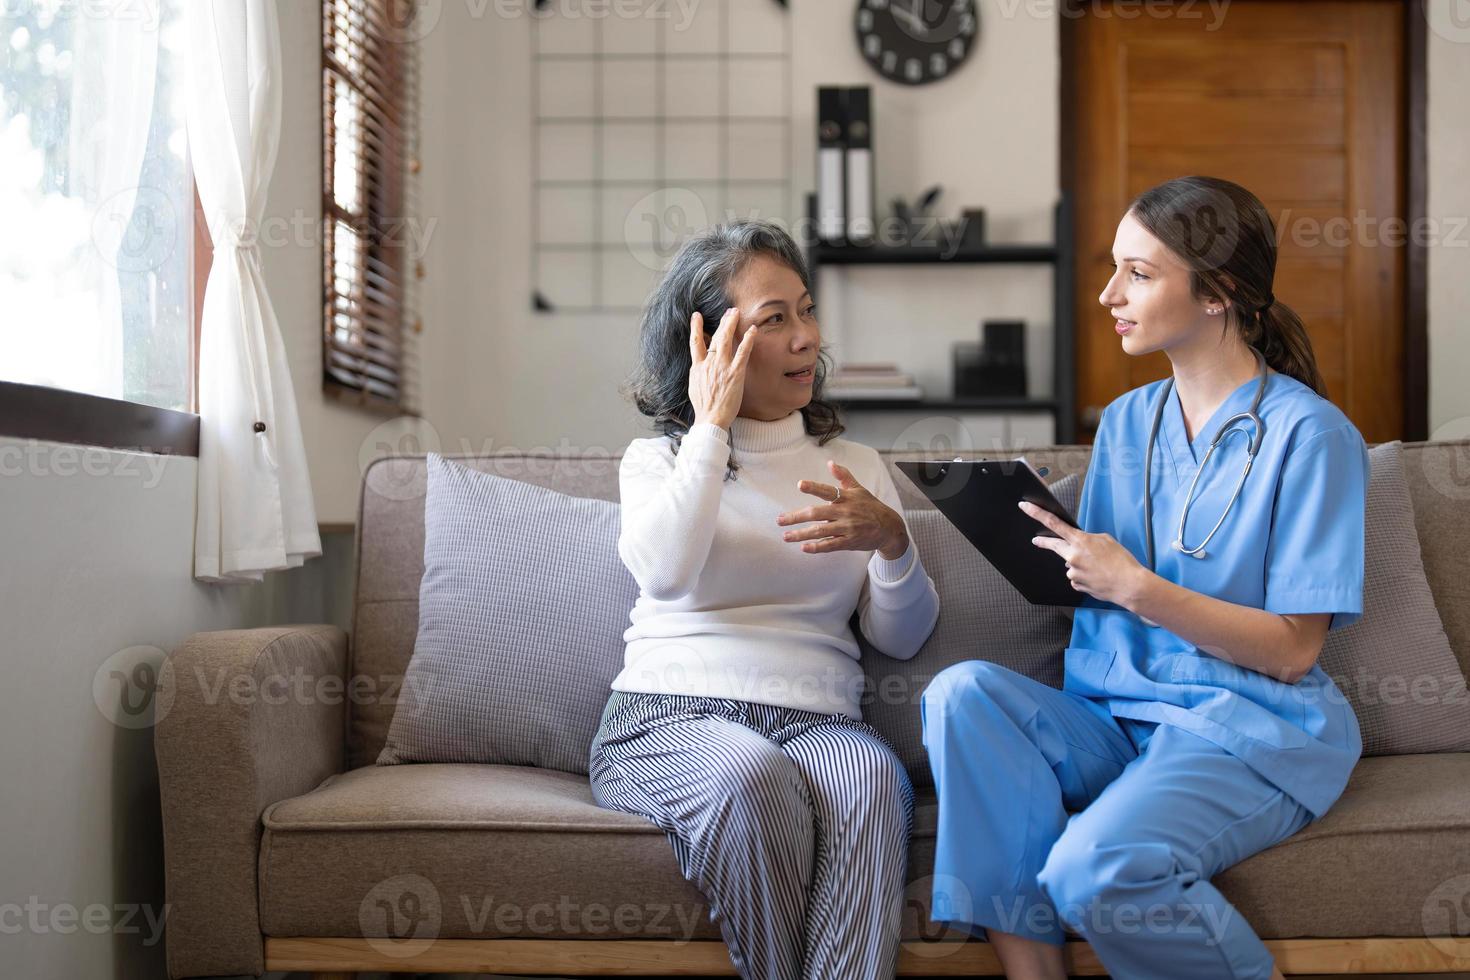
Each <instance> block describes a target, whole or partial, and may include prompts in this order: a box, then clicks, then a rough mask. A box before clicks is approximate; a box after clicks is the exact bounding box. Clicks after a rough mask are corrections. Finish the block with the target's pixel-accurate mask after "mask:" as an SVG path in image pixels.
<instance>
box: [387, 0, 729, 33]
mask: <svg viewBox="0 0 1470 980" xmlns="http://www.w3.org/2000/svg"><path fill="white" fill-rule="evenodd" d="M460 2H462V3H463V6H464V12H465V15H466V16H467V17H468V18H469V19H470V20H483V19H485V18H486V17H492V16H493V17H496V18H498V19H501V20H514V19H517V18H522V17H525V18H533V19H536V20H544V19H547V18H557V19H560V20H568V21H576V20H584V19H585V20H594V21H595V20H606V19H609V18H613V19H617V20H653V21H666V22H668V29H669V30H671V31H675V32H682V31H686V30H688V29H689V25H690V24H691V23H693V21H694V16H695V13H696V11H697V9H698V7H699V3H700V0H460ZM444 5H445V0H406V2H403V3H397V4H390V5H389V6H390V7H391V8H392V13H391V15H390V18H391V19H389V20H388V21H387V22H386V23H385V24H383V25H381V28H380V29H381V30H382V32H383V37H384V39H385V40H387V41H389V42H392V43H394V44H412V43H414V42H416V41H422V40H423V39H424V38H426V37H428V36H429V35H430V34H431V33H433V31H434V30H435V28H437V27H438V26H439V23H440V21H441V20H442V19H443V16H444Z"/></svg>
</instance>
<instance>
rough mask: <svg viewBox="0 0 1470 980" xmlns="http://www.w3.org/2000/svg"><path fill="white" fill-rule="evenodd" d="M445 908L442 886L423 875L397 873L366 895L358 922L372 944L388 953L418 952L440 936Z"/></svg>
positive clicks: (405, 954) (398, 956)
mask: <svg viewBox="0 0 1470 980" xmlns="http://www.w3.org/2000/svg"><path fill="white" fill-rule="evenodd" d="M443 921H444V909H443V905H442V903H441V902H440V899H439V889H437V888H435V887H434V883H433V882H432V881H430V880H429V879H427V878H425V877H424V876H423V875H416V874H402V875H394V876H393V877H392V878H387V879H385V880H383V881H380V882H378V883H377V884H376V885H374V886H373V887H372V889H371V890H369V891H368V893H367V894H366V895H364V896H363V899H362V902H361V904H360V905H359V906H358V909H357V923H358V925H359V926H360V927H361V928H362V934H363V937H364V938H365V939H367V941H368V945H369V946H371V947H372V948H373V949H375V950H376V951H378V952H379V953H382V954H383V955H385V956H392V957H394V958H395V959H407V958H408V957H411V956H417V955H419V954H420V953H422V952H424V950H426V949H428V948H429V947H430V946H432V945H434V940H435V939H438V938H439V929H440V926H441V925H442V924H443Z"/></svg>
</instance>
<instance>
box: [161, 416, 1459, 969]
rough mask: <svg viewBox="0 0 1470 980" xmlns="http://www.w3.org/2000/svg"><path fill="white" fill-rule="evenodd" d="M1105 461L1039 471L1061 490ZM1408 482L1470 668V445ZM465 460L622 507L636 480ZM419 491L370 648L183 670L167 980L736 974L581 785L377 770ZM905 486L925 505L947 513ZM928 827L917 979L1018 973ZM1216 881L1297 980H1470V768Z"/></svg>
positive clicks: (370, 558)
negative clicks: (952, 892) (937, 869)
mask: <svg viewBox="0 0 1470 980" xmlns="http://www.w3.org/2000/svg"><path fill="white" fill-rule="evenodd" d="M1088 453H1089V450H1088V449H1087V448H1086V447H1060V448H1054V449H1049V450H1028V452H1027V456H1028V458H1029V459H1031V460H1033V461H1034V462H1036V463H1037V464H1038V465H1046V466H1050V467H1051V468H1052V471H1053V474H1052V475H1053V477H1060V476H1062V475H1064V474H1066V473H1071V472H1082V471H1085V469H1086V465H1087V460H1088ZM890 455H891V454H890ZM1404 460H1405V471H1406V476H1407V479H1408V483H1409V486H1410V490H1411V493H1412V496H1413V502H1414V506H1415V508H1416V518H1417V522H1418V530H1419V537H1420V543H1421V545H1422V548H1423V555H1424V562H1425V566H1426V569H1427V571H1428V576H1429V581H1430V584H1431V586H1432V588H1433V591H1434V595H1435V600H1436V604H1437V606H1438V608H1439V612H1440V615H1441V617H1442V618H1443V621H1444V625H1445V629H1446V631H1447V632H1448V634H1449V637H1450V641H1451V644H1452V645H1453V647H1454V650H1455V652H1456V655H1457V656H1458V657H1459V659H1460V662H1461V665H1462V667H1470V443H1467V442H1455V443H1450V442H1443V443H1410V444H1407V445H1406V446H1405V453H1404ZM467 462H469V463H470V464H471V465H473V466H475V467H476V468H478V469H482V470H486V471H489V472H495V473H498V474H500V475H504V476H509V477H513V478H516V479H522V480H526V481H528V482H531V483H535V484H539V485H542V486H548V487H554V488H557V489H559V490H562V491H564V492H567V493H571V494H574V495H578V496H586V497H599V498H604V499H609V500H615V499H616V497H617V468H618V459H617V458H616V457H612V458H609V457H607V456H595V455H587V456H573V457H560V458H558V459H554V460H553V459H550V458H547V457H522V456H497V457H486V458H480V459H472V460H467ZM895 472H896V471H895ZM424 481H425V476H424V461H423V459H422V457H413V458H409V457H404V458H396V459H389V460H381V461H378V462H377V463H375V464H374V465H373V466H372V467H371V468H370V469H369V471H368V473H367V475H366V477H365V480H364V486H363V493H362V502H361V512H360V519H359V522H358V573H357V592H356V597H355V612H354V621H353V635H352V637H351V642H350V643H349V638H348V637H347V636H346V635H344V634H343V633H342V632H341V631H340V630H339V629H337V628H335V627H331V626H323V625H307V626H293V627H278V628H270V629H258V630H243V631H233V632H220V633H201V634H197V635H195V636H193V637H191V638H190V639H189V640H187V641H186V642H185V643H184V644H183V645H181V646H180V647H179V648H178V649H177V650H175V651H174V652H173V654H172V655H171V657H170V658H169V660H168V662H167V664H166V666H165V671H164V674H163V695H162V697H161V698H160V700H159V721H158V725H157V757H158V767H159V778H160V787H161V793H162V804H163V826H164V837H165V856H166V877H167V900H168V902H169V905H170V915H169V919H168V925H167V938H166V941H167V952H168V967H169V975H170V976H171V977H193V976H209V975H222V974H242V973H243V974H260V973H261V972H263V971H264V970H304V971H311V972H315V973H317V974H318V975H320V976H350V975H351V974H352V973H353V972H355V971H359V970H361V971H378V970H390V971H398V972H417V973H453V972H487V973H511V974H536V973H546V974H559V975H598V974H621V975H629V974H644V975H733V973H734V971H733V969H732V967H731V965H730V961H729V958H728V955H727V954H726V951H725V947H724V945H723V943H721V942H720V940H719V932H718V929H717V927H716V926H715V925H714V924H712V923H710V922H709V921H708V918H707V908H706V906H705V903H704V901H703V899H702V897H701V895H700V894H699V892H698V891H697V890H696V889H694V888H693V887H692V886H691V885H689V884H688V883H687V882H685V881H684V880H683V878H682V877H681V876H680V874H679V870H678V866H677V864H676V863H675V860H674V856H673V853H672V851H671V850H670V847H669V844H668V842H667V841H666V840H665V838H664V836H663V834H662V833H661V832H660V831H658V830H657V829H656V828H655V827H654V826H653V825H652V824H650V823H649V822H648V821H646V820H644V819H642V818H640V817H636V816H632V815H629V814H623V813H615V812H609V811H606V810H602V809H600V808H598V807H597V806H596V805H594V803H593V801H592V796H591V793H590V791H589V789H588V785H587V779H586V777H584V776H575V775H569V774H567V773H562V772H553V771H548V770H538V769H531V768H521V767H511V766H477V765H404V766H387V767H375V766H374V765H373V762H374V759H375V758H376V756H377V754H378V751H379V749H380V748H381V746H382V744H383V741H384V738H385V736H386V733H387V730H388V725H389V721H390V720H391V718H392V713H393V708H394V703H395V699H396V695H397V684H398V682H399V680H400V678H401V676H402V674H403V671H404V668H405V666H406V664H407V662H408V660H409V656H410V654H411V652H412V648H413V643H414V636H415V630H416V620H417V607H418V589H419V579H420V576H421V574H422V571H423V539H424V526H423V495H424ZM896 482H897V483H898V485H899V486H900V487H901V488H903V489H904V492H905V494H906V497H907V499H906V506H909V507H914V508H917V507H927V506H929V504H928V503H927V502H926V501H923V500H922V498H918V497H917V495H916V494H914V493H913V491H912V490H911V488H910V487H909V485H908V483H907V481H906V480H904V479H903V478H902V477H897V478H896ZM568 669H569V670H571V669H575V667H574V666H573V665H569V667H568ZM915 710H917V706H916V707H915ZM934 814H935V805H934V800H933V796H932V792H931V793H930V794H929V795H927V796H921V797H920V799H919V802H918V810H917V815H916V821H915V823H916V827H915V832H914V836H913V841H912V846H911V852H910V867H909V872H908V873H909V877H910V879H911V881H913V882H915V885H914V887H913V888H912V889H911V890H910V893H909V895H910V898H911V899H912V900H911V901H909V902H908V903H906V909H905V913H904V922H903V930H904V937H905V942H904V946H903V950H902V953H901V959H900V974H901V975H905V976H918V975H924V976H958V975H973V974H977V973H978V974H986V973H998V972H999V970H998V964H997V962H996V960H995V958H994V956H993V954H992V953H991V951H990V949H989V947H988V946H987V944H985V943H983V942H978V941H973V940H971V941H964V940H963V939H962V937H958V936H955V935H952V934H949V933H947V932H945V931H944V930H942V929H939V928H937V927H936V926H935V925H934V924H933V923H931V922H929V921H928V920H927V918H926V917H925V916H924V909H925V908H926V907H927V902H928V894H927V892H928V889H927V882H926V880H925V879H926V876H928V875H929V874H930V872H931V869H932V864H933V851H934V840H933V836H934ZM1217 883H1218V884H1219V885H1220V887H1221V888H1222V890H1223V891H1224V893H1225V894H1226V895H1227V896H1228V897H1229V898H1230V900H1231V901H1232V902H1233V903H1234V904H1235V905H1236V906H1237V908H1238V909H1239V910H1240V912H1241V913H1242V914H1244V915H1245V916H1246V917H1247V918H1248V920H1249V921H1250V922H1251V923H1252V924H1253V925H1254V926H1255V927H1256V929H1257V931H1258V932H1259V933H1260V934H1261V936H1262V937H1263V938H1265V939H1266V940H1268V945H1269V946H1270V947H1271V948H1272V950H1273V952H1275V953H1276V955H1277V960H1278V964H1279V965H1280V966H1281V968H1282V969H1283V971H1284V972H1287V973H1297V974H1304V973H1305V974H1331V973H1350V972H1361V973H1375V972H1376V973H1393V972H1397V973H1413V972H1448V971H1460V970H1465V971H1470V938H1458V939H1457V938H1456V937H1455V936H1454V935H1452V934H1451V933H1453V932H1454V931H1456V927H1455V926H1453V925H1452V926H1451V927H1450V928H1448V929H1438V932H1440V933H1443V934H1438V935H1434V934H1431V935H1426V932H1430V933H1433V932H1435V931H1436V928H1435V927H1432V926H1431V925H1430V924H1432V923H1440V922H1445V921H1448V922H1450V923H1458V924H1459V926H1458V928H1459V929H1460V930H1461V931H1463V930H1464V927H1465V925H1466V924H1467V923H1470V754H1442V755H1417V756H1397V757H1387V758H1369V759H1364V760H1363V761H1362V762H1361V763H1360V764H1359V766H1358V768H1357V770H1356V772H1355V774H1354V776H1353V779H1352V782H1351V784H1350V785H1349V787H1348V789H1347V791H1346V793H1345V794H1344V795H1343V797H1342V799H1341V800H1340V801H1339V802H1338V804H1337V806H1336V807H1335V808H1334V809H1333V810H1332V811H1331V812H1330V813H1329V814H1328V815H1327V816H1326V817H1324V818H1323V819H1322V820H1320V821H1318V822H1316V823H1315V824H1313V825H1311V826H1309V827H1307V828H1306V829H1304V830H1303V831H1302V832H1301V833H1299V834H1297V835H1296V836H1295V837H1293V838H1291V839H1289V840H1287V841H1285V842H1283V843H1281V844H1280V845H1278V846H1276V847H1274V848H1271V849H1270V850H1268V851H1265V852H1263V853H1261V854H1258V855H1256V856H1255V857H1252V858H1250V859H1249V860H1247V861H1245V862H1243V863H1242V864H1240V865H1238V866H1236V867H1234V868H1232V869H1230V870H1229V871H1227V872H1226V873H1225V874H1223V875H1222V876H1221V877H1220V879H1219V881H1218V882H1217ZM1447 911H1448V912H1450V913H1451V914H1450V915H1449V917H1448V918H1446V912H1447ZM1068 956H1069V958H1070V961H1071V968H1072V972H1073V973H1077V974H1095V973H1100V972H1101V970H1100V968H1099V967H1098V964H1097V962H1096V960H1095V958H1094V957H1092V956H1091V955H1090V952H1089V950H1088V948H1087V946H1086V944H1085V943H1083V942H1080V941H1078V942H1074V943H1071V944H1069V947H1068Z"/></svg>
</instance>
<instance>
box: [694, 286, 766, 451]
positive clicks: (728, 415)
mask: <svg viewBox="0 0 1470 980" xmlns="http://www.w3.org/2000/svg"><path fill="white" fill-rule="evenodd" d="M739 322H740V311H739V310H738V309H737V308H735V307H733V306H732V307H730V308H729V309H728V310H726V311H725V315H724V316H723V317H721V318H720V325H719V327H717V328H716V329H715V335H714V337H713V338H711V340H710V344H709V348H708V349H707V350H706V349H705V346H704V315H703V314H701V313H699V312H695V314H694V315H693V316H691V317H690V318H689V330H690V333H689V358H690V362H691V363H690V365H689V402H690V404H691V405H693V406H694V421H695V422H696V423H699V422H712V423H714V424H715V425H718V426H719V427H720V428H722V429H728V428H729V427H730V425H731V424H732V423H733V422H734V421H735V416H737V415H739V414H740V401H741V399H742V397H743V396H744V394H745V366H746V365H747V364H748V363H750V351H751V348H752V347H753V346H754V344H755V327H754V326H752V327H751V328H750V329H749V330H747V331H745V336H744V337H741V338H740V343H739V345H736V344H735V342H734V340H733V339H732V338H733V337H734V336H735V325H736V324H738V323H739Z"/></svg>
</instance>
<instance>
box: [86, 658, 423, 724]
mask: <svg viewBox="0 0 1470 980" xmlns="http://www.w3.org/2000/svg"><path fill="white" fill-rule="evenodd" d="M434 686H435V677H434V675H433V674H432V673H431V672H429V671H426V670H418V671H414V672H413V673H411V674H407V675H398V674H384V675H379V676H373V675H369V674H354V675H352V676H350V677H344V676H342V675H341V674H337V673H324V674H323V673H314V672H311V671H308V670H307V669H306V668H305V667H304V666H303V665H300V664H298V665H296V666H294V667H292V668H290V669H289V670H283V671H273V672H271V673H268V674H254V673H248V672H245V671H241V670H238V669H235V668H231V667H213V668H209V667H205V666H204V665H203V664H198V663H194V664H187V665H185V666H183V667H180V666H179V663H178V661H176V660H174V659H171V658H169V657H168V655H167V654H166V653H165V652H164V651H163V650H162V649H160V648H159V647H156V646H146V645H145V646H133V647H127V648H125V649H122V650H119V651H117V652H116V653H114V654H112V655H111V656H109V657H108V658H107V659H106V660H104V661H103V662H102V664H101V665H100V666H99V667H98V668H97V670H96V671H94V672H93V674H92V700H93V701H94V702H95V703H96V705H97V710H98V711H100V712H101V713H102V716H103V717H104V718H106V719H107V720H108V721H110V722H112V723H113V724H114V725H117V726H118V727H119V728H129V729H139V728H151V727H153V726H154V725H157V724H159V723H160V722H162V721H163V720H164V719H165V718H167V717H168V715H169V712H170V711H172V709H173V706H174V704H175V703H176V702H177V700H178V698H179V696H180V695H181V694H183V693H184V692H186V691H187V692H188V696H189V697H191V698H193V699H196V700H197V701H199V702H200V703H202V704H205V705H209V706H217V705H221V704H231V705H237V706H250V705H256V704H263V705H283V704H294V705H301V706H311V705H326V706H333V705H339V704H352V705H359V706H360V705H375V704H383V705H389V706H398V705H399V704H400V701H401V702H402V703H403V705H404V706H405V708H406V710H407V713H409V714H413V715H417V714H419V713H421V712H422V711H423V710H424V706H425V705H426V704H427V703H428V702H429V698H430V696H431V695H432V693H433V690H434Z"/></svg>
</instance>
